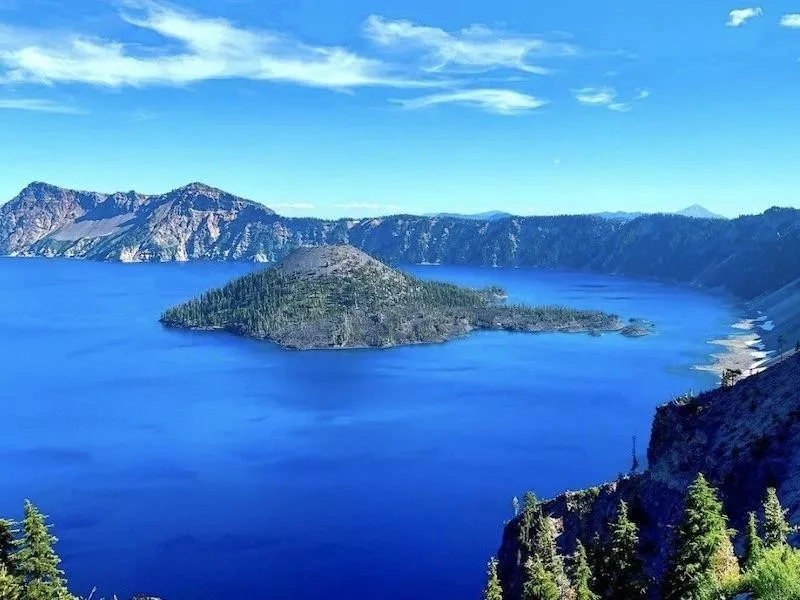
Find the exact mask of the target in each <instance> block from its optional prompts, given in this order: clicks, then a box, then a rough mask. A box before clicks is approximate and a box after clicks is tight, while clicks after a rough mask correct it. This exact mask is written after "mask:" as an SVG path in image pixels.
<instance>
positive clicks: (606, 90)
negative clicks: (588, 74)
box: [573, 86, 617, 106]
mask: <svg viewBox="0 0 800 600" xmlns="http://www.w3.org/2000/svg"><path fill="white" fill-rule="evenodd" d="M573 94H574V96H575V99H576V100H577V101H578V102H580V103H581V104H586V105H589V106H603V105H607V104H611V102H613V100H614V98H616V96H617V92H616V91H615V90H614V88H612V87H609V86H603V87H593V86H590V87H584V88H580V89H577V90H573Z"/></svg>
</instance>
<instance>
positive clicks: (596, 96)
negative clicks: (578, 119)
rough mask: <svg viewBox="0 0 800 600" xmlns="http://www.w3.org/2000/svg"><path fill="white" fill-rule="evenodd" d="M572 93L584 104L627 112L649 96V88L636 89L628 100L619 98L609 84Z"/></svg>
mask: <svg viewBox="0 0 800 600" xmlns="http://www.w3.org/2000/svg"><path fill="white" fill-rule="evenodd" d="M572 94H573V96H574V97H575V100H577V101H578V102H579V103H581V104H583V105H585V106H597V107H603V108H607V109H609V110H613V111H615V112H628V111H630V110H633V108H634V107H635V106H636V104H637V103H638V102H640V101H642V100H644V99H646V98H649V97H650V94H651V92H650V90H648V89H641V90H637V92H636V94H635V95H634V96H633V97H632V98H631V99H629V100H625V101H623V100H619V95H618V94H617V90H616V89H614V88H613V87H610V86H599V87H598V86H589V87H584V88H580V89H577V90H572Z"/></svg>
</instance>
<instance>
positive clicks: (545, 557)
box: [532, 507, 571, 594]
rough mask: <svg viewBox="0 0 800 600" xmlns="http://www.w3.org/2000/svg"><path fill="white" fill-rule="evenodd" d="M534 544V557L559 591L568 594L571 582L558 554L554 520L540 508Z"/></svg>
mask: <svg viewBox="0 0 800 600" xmlns="http://www.w3.org/2000/svg"><path fill="white" fill-rule="evenodd" d="M533 538H534V544H533V554H532V556H533V557H534V558H535V559H537V560H538V561H539V562H541V563H542V566H543V567H544V568H545V570H546V571H547V572H548V573H549V574H550V575H551V576H552V577H553V580H554V581H555V582H556V585H557V586H558V589H559V590H560V591H561V592H562V594H566V593H567V592H568V591H569V590H570V589H571V586H570V581H569V578H568V577H567V573H566V571H565V569H564V560H563V557H562V556H561V555H560V554H559V553H558V547H557V545H556V534H555V531H554V530H553V521H552V519H551V518H550V517H549V516H548V515H546V514H544V512H543V511H542V510H541V507H540V508H539V512H538V514H537V515H536V522H535V523H534V532H533Z"/></svg>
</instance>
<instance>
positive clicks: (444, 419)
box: [0, 259, 735, 600]
mask: <svg viewBox="0 0 800 600" xmlns="http://www.w3.org/2000/svg"><path fill="white" fill-rule="evenodd" d="M254 268H256V267H254V266H253V265H237V264H218V263H193V264H186V265H179V264H166V265H120V264H101V263H90V262H79V261H74V262H72V261H61V260H51V261H48V260H38V259H36V260H32V259H31V260H29V259H0V374H1V379H0V400H1V402H0V406H2V415H3V418H2V423H3V430H2V431H3V432H2V435H0V477H1V478H2V479H1V480H2V485H0V514H3V515H8V516H19V513H20V512H21V504H22V500H23V499H24V498H26V497H30V498H32V499H33V500H34V501H35V502H36V503H38V504H39V505H40V506H41V507H42V509H43V510H44V511H45V512H47V513H49V514H50V515H51V516H52V517H53V520H54V522H55V523H56V530H55V532H56V533H57V534H58V535H59V537H60V538H61V542H60V544H59V549H60V551H61V553H62V555H63V557H64V566H65V568H66V569H67V570H68V571H69V573H70V575H71V584H72V587H73V588H74V591H76V592H79V593H87V592H88V591H89V590H90V589H91V588H92V586H95V585H96V586H98V588H99V590H100V592H102V593H104V594H107V595H109V594H111V593H114V592H116V593H118V594H121V595H127V594H130V593H133V592H148V593H154V594H155V593H157V594H159V595H161V596H163V597H164V598H166V599H167V600H206V599H209V600H210V599H214V600H218V599H220V598H232V597H241V598H270V599H271V600H312V599H314V600H317V599H321V598H326V599H328V600H333V599H341V600H356V599H358V598H365V599H370V600H401V599H402V600H408V599H409V598H414V599H415V600H440V599H441V598H444V597H447V598H448V599H453V600H458V599H465V600H469V599H473V598H476V597H477V595H478V593H479V589H480V587H481V585H482V582H483V574H484V567H485V562H486V560H487V558H488V557H489V556H490V555H491V554H492V553H493V552H494V551H495V550H496V548H497V545H498V543H499V541H500V535H501V527H502V523H503V520H504V519H507V518H509V516H510V514H511V497H512V496H513V495H514V494H521V493H522V492H523V491H524V490H525V489H527V488H534V489H535V490H536V491H537V492H538V494H539V495H540V496H547V495H551V494H554V493H556V492H558V491H560V490H563V489H565V488H578V487H581V486H585V485H588V484H594V483H598V482H600V481H603V480H608V479H612V478H614V477H615V476H616V475H617V474H618V473H619V472H621V471H624V470H626V469H627V468H628V467H629V464H630V452H631V448H630V446H631V436H632V435H637V436H638V438H639V440H640V444H641V450H642V454H644V448H645V445H646V442H647V438H648V434H649V428H650V420H651V417H652V415H653V411H654V408H655V406H656V405H657V404H659V403H661V402H664V401H666V400H669V399H670V398H671V397H672V396H674V395H677V394H679V393H682V392H684V391H687V390H688V389H690V388H693V389H695V390H698V389H702V388H705V387H708V386H710V385H712V384H713V383H714V379H713V377H712V376H710V375H708V374H703V373H699V372H697V371H693V370H691V366H692V365H694V364H697V363H700V362H703V361H704V360H705V359H706V355H707V354H708V352H709V346H708V345H707V343H706V341H707V340H709V339H711V338H715V337H720V336H722V335H724V334H725V333H727V331H728V328H729V327H730V325H731V323H732V322H733V319H734V313H735V307H734V306H732V305H731V304H729V303H727V302H726V301H725V300H724V299H722V298H719V297H715V296H712V295H709V294H705V293H701V292H698V291H694V290H690V289H684V288H679V287H673V286H668V285H662V284H658V283H652V282H641V281H632V280H628V279H621V278H613V277H603V276H591V275H584V274H573V273H552V272H540V271H535V270H528V269H516V270H501V269H480V268H450V267H415V268H413V269H412V270H413V271H414V272H415V273H417V274H420V275H422V276H423V277H429V278H439V279H447V280H450V281H454V282H458V283H462V284H467V285H485V284H490V283H492V284H499V285H501V286H504V287H505V288H506V289H507V290H508V291H509V292H510V294H511V299H512V300H525V301H528V302H531V303H563V304H570V305H574V306H581V307H594V308H602V309H607V310H612V311H614V312H617V313H619V314H621V315H623V316H625V317H631V316H635V317H645V318H650V319H652V320H654V321H656V323H657V324H658V328H659V331H658V334H657V335H654V336H652V337H648V338H643V339H627V338H625V337H622V336H618V335H604V336H602V337H597V338H593V337H590V336H587V335H525V334H507V333H499V332H492V333H480V334H477V335H473V336H472V337H469V338H466V339H462V340H458V341H454V342H451V343H448V344H444V345H434V346H418V347H408V348H399V349H393V350H372V351H367V350H363V351H362V350H356V351H331V352H295V351H283V350H280V349H278V348H276V347H274V346H272V345H270V344H267V343H257V342H252V341H247V340H243V339H238V338H235V337H232V336H229V335H225V334H217V333H193V332H179V331H167V330H164V329H162V328H161V326H160V325H159V324H158V316H159V314H160V313H161V311H162V310H163V309H165V308H167V307H168V306H170V305H171V304H173V303H176V302H179V301H182V300H185V299H187V298H189V297H191V296H193V295H195V294H197V293H198V292H200V291H202V290H204V289H206V288H208V287H209V286H215V285H218V284H221V283H223V282H225V281H227V280H228V279H229V278H231V277H233V276H235V275H239V274H242V273H245V272H247V271H249V270H252V269H254Z"/></svg>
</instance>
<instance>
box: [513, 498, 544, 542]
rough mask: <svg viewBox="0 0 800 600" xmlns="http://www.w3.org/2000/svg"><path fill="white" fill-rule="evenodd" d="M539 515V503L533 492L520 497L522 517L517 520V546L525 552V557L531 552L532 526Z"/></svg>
mask: <svg viewBox="0 0 800 600" xmlns="http://www.w3.org/2000/svg"><path fill="white" fill-rule="evenodd" d="M539 513H541V508H540V507H539V501H538V500H537V499H536V494H534V493H533V492H525V495H524V496H523V497H522V516H521V517H520V520H519V540H518V541H519V544H520V546H522V548H523V549H524V550H525V555H526V556H529V555H530V553H531V552H532V551H533V539H532V535H533V533H534V530H533V528H534V525H535V523H536V520H537V516H538V514H539Z"/></svg>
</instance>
